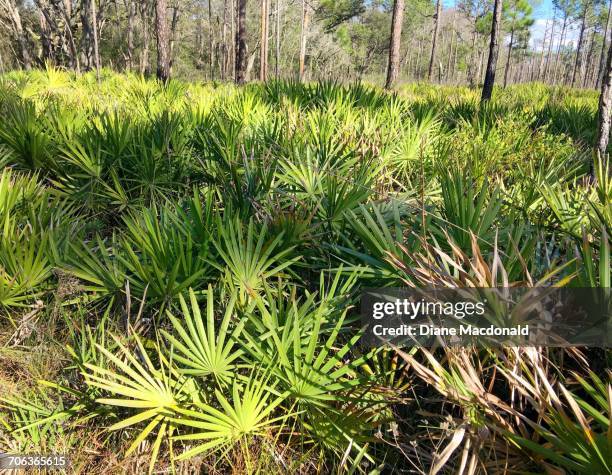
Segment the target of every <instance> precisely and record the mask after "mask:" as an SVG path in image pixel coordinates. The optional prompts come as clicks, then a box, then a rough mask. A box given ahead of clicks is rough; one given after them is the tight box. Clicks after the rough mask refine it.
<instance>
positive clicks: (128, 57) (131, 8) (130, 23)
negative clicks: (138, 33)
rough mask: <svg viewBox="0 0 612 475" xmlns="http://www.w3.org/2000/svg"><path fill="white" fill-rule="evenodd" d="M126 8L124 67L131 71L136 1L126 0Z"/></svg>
mask: <svg viewBox="0 0 612 475" xmlns="http://www.w3.org/2000/svg"><path fill="white" fill-rule="evenodd" d="M125 8H126V10H127V32H126V37H127V38H126V39H127V50H126V54H125V67H126V69H127V70H128V71H131V70H132V68H133V67H134V21H135V19H136V3H135V1H134V0H126V1H125Z"/></svg>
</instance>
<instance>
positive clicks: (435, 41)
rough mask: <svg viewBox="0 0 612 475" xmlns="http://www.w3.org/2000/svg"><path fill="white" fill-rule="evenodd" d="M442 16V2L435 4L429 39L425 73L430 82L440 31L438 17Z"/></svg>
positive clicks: (439, 0)
mask: <svg viewBox="0 0 612 475" xmlns="http://www.w3.org/2000/svg"><path fill="white" fill-rule="evenodd" d="M441 15H442V1H441V0H438V2H437V3H436V14H435V15H434V20H435V22H434V31H433V38H432V39H431V56H430V57H429V70H428V72H427V80H428V81H431V75H432V74H433V68H434V61H435V60H436V47H437V46H438V32H439V31H440V16H441Z"/></svg>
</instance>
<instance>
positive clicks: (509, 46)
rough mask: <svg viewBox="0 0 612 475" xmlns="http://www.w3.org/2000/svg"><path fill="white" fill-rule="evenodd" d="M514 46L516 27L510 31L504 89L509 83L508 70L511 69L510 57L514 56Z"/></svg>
mask: <svg viewBox="0 0 612 475" xmlns="http://www.w3.org/2000/svg"><path fill="white" fill-rule="evenodd" d="M513 46H514V27H512V30H511V31H510V43H508V58H506V70H505V71H504V89H505V88H506V86H507V85H508V72H509V71H510V58H511V57H512V47H513Z"/></svg>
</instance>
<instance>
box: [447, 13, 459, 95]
mask: <svg viewBox="0 0 612 475" xmlns="http://www.w3.org/2000/svg"><path fill="white" fill-rule="evenodd" d="M456 20H457V18H456V16H455V12H453V23H452V25H451V31H450V45H449V48H448V61H447V62H446V82H447V83H448V81H449V80H450V79H451V77H452V75H453V72H452V69H451V68H452V65H453V47H454V43H455V22H456ZM455 47H456V46H455Z"/></svg>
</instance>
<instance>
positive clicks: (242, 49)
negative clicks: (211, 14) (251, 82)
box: [235, 0, 247, 84]
mask: <svg viewBox="0 0 612 475" xmlns="http://www.w3.org/2000/svg"><path fill="white" fill-rule="evenodd" d="M246 5H247V0H238V28H237V30H236V62H235V70H236V83H237V84H244V80H245V74H246V67H247V64H246V61H247V57H246V55H247V51H246Z"/></svg>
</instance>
